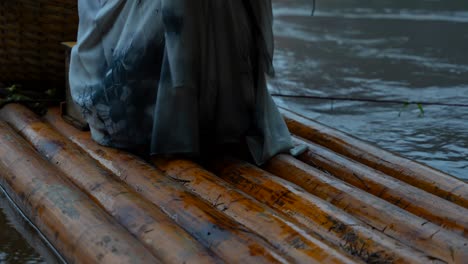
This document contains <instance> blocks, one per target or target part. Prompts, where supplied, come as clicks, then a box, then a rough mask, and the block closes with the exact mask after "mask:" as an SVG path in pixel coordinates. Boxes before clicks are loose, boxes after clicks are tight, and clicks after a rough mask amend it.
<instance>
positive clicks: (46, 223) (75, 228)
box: [0, 122, 159, 264]
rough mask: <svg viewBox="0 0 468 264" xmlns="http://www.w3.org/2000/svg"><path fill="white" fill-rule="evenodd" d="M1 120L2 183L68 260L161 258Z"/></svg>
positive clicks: (76, 261)
mask: <svg viewBox="0 0 468 264" xmlns="http://www.w3.org/2000/svg"><path fill="white" fill-rule="evenodd" d="M64 178H65V176H64V175H62V174H61V173H59V172H58V171H57V170H56V169H55V168H53V167H52V166H51V164H50V163H48V162H47V161H45V160H43V159H42V158H41V157H39V155H38V154H37V153H36V152H35V151H34V150H33V149H32V148H31V146H29V145H28V144H27V143H26V142H25V140H24V139H22V138H20V137H19V136H18V135H17V134H16V133H15V132H14V131H13V129H11V128H10V127H8V126H7V125H6V124H5V123H3V122H2V123H0V183H1V184H2V186H4V187H5V189H6V190H7V192H8V193H9V195H10V196H11V197H12V198H13V200H14V202H15V203H16V204H18V205H19V206H20V207H21V208H22V210H23V212H24V213H25V214H26V215H27V216H28V217H29V218H30V219H31V220H32V221H34V223H35V224H36V225H37V227H38V228H39V229H40V230H41V231H42V232H43V234H44V235H45V236H46V237H47V239H48V240H49V241H50V242H51V243H52V244H53V245H54V247H56V248H57V249H58V250H59V251H60V252H61V254H62V255H63V256H64V257H65V258H66V260H67V261H68V262H70V263H86V264H89V263H112V264H114V263H159V261H158V260H157V259H155V258H154V257H153V256H152V255H151V254H150V253H149V252H148V251H147V250H146V248H145V247H144V246H143V245H142V244H140V242H138V241H137V240H136V239H135V238H134V237H132V236H131V235H130V234H129V233H127V232H126V231H125V230H124V229H123V228H122V227H121V226H120V225H119V224H118V223H117V222H116V221H115V220H114V219H112V218H111V217H109V216H108V215H107V214H106V213H104V212H103V211H102V210H101V209H100V208H99V207H98V206H97V205H95V204H94V203H93V202H92V201H91V200H90V199H89V198H88V197H86V195H84V194H83V193H82V192H80V191H79V190H78V189H77V188H76V187H75V186H73V185H72V184H70V183H69V182H68V181H67V180H65V179H64Z"/></svg>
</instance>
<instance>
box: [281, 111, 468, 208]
mask: <svg viewBox="0 0 468 264" xmlns="http://www.w3.org/2000/svg"><path fill="white" fill-rule="evenodd" d="M280 110H281V113H282V114H283V115H284V117H285V120H286V123H287V125H288V127H289V130H290V131H291V132H292V133H293V134H295V135H296V136H299V137H302V138H304V139H307V140H310V141H312V142H314V143H316V144H319V145H322V146H324V147H326V148H328V149H330V150H332V151H334V152H336V153H339V154H341V155H344V156H346V157H349V158H351V159H353V160H356V161H357V162H359V163H362V164H365V165H367V166H369V167H371V168H374V169H376V170H379V171H381V172H383V173H385V174H386V175H389V176H391V177H394V178H397V179H399V180H401V181H403V182H406V183H408V184H410V185H413V186H415V187H417V188H419V189H422V190H425V191H427V192H430V193H432V194H435V195H437V196H440V197H442V198H444V199H446V200H449V201H451V202H453V203H456V204H458V205H460V206H463V207H465V208H468V184H466V183H465V182H462V181H461V180H458V179H456V178H454V177H452V176H450V175H447V174H445V173H443V172H440V171H438V170H436V169H433V168H430V167H428V166H424V165H422V164H420V163H417V162H415V161H412V160H409V159H405V158H402V157H400V156H398V155H395V154H393V153H390V152H388V151H385V150H382V149H380V148H377V147H375V146H373V145H371V144H368V143H365V142H363V141H361V140H358V139H356V138H354V137H352V136H350V135H347V134H345V133H343V132H340V131H338V130H335V129H332V128H330V127H327V126H325V125H322V124H320V123H318V122H315V121H313V120H310V119H308V118H306V117H303V116H301V115H299V114H296V113H293V112H291V111H289V110H286V109H284V108H281V109H280Z"/></svg>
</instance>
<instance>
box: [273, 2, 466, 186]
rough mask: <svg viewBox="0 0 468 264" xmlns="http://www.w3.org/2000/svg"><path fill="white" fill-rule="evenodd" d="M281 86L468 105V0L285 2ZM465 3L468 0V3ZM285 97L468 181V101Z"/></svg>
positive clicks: (286, 102) (279, 89) (276, 83)
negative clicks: (421, 104) (418, 103)
mask: <svg viewBox="0 0 468 264" xmlns="http://www.w3.org/2000/svg"><path fill="white" fill-rule="evenodd" d="M274 2H275V18H276V24H275V32H276V35H277V38H276V40H277V41H276V45H277V53H276V58H275V65H276V68H277V73H278V76H277V78H276V79H274V80H272V81H271V87H270V88H271V90H272V91H273V92H276V93H288V94H310V95H314V96H336V97H351V98H370V99H387V100H389V99H390V100H401V101H408V100H410V101H429V102H445V103H458V104H468V50H467V49H468V48H467V47H468V3H467V2H464V1H385V0H382V1H364V0H359V1H358V0H349V1H338V0H327V1H318V3H317V4H318V5H317V8H318V9H317V11H316V14H315V16H314V17H311V16H310V10H311V7H312V6H311V1H308V0H294V1H293V0H276V1H274ZM463 2H464V3H463ZM277 102H278V103H279V104H280V105H283V106H285V107H288V108H291V109H293V110H296V111H299V112H302V113H303V114H305V115H307V116H310V117H312V118H314V119H316V120H318V121H320V122H323V123H325V124H328V125H330V126H333V127H336V128H338V129H341V130H343V131H345V132H348V133H350V134H352V135H354V136H357V137H360V138H362V139H364V140H368V141H370V142H373V143H375V144H377V145H379V146H380V147H382V148H385V149H388V150H390V151H394V152H396V153H400V154H402V155H404V156H407V157H409V158H412V159H415V160H418V161H420V162H423V163H426V164H429V165H431V166H433V167H435V168H438V169H440V170H443V171H445V172H448V173H450V174H452V175H454V176H457V177H460V178H464V179H468V170H467V168H468V123H467V114H468V108H462V107H443V106H425V107H424V111H425V115H424V116H423V117H419V116H420V110H419V109H418V107H417V106H415V105H410V106H408V107H406V108H403V105H398V104H394V105H391V104H390V105H389V104H375V103H363V102H347V101H334V102H333V101H329V100H327V101H323V100H311V99H281V98H277Z"/></svg>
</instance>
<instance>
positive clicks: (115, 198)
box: [0, 104, 216, 263]
mask: <svg viewBox="0 0 468 264" xmlns="http://www.w3.org/2000/svg"><path fill="white" fill-rule="evenodd" d="M0 117H1V118H3V119H4V120H6V121H8V122H9V123H10V124H11V125H12V126H13V127H14V128H16V129H17V130H19V131H20V133H21V134H22V135H23V136H24V137H25V138H26V139H27V140H28V141H29V142H30V143H31V144H32V145H33V146H34V147H35V148H36V149H37V150H38V151H39V152H40V153H41V154H43V155H44V156H45V157H47V159H48V160H49V161H51V162H52V163H53V164H54V165H55V166H56V167H57V168H58V169H59V170H61V171H62V172H63V173H64V174H65V175H67V176H68V179H70V180H71V181H72V182H73V183H74V184H75V185H77V186H78V187H79V188H81V189H82V190H83V191H84V192H85V193H87V194H88V195H89V196H90V197H91V198H92V199H93V200H95V201H96V202H97V203H98V204H99V205H100V206H101V207H102V208H104V209H105V210H106V211H107V212H108V213H109V214H110V215H112V216H113V217H115V218H116V219H117V221H118V222H119V223H120V224H122V225H123V226H124V227H126V228H127V229H128V230H129V231H130V232H131V233H132V234H133V235H135V236H136V237H137V238H138V239H139V240H140V241H141V242H142V243H143V244H144V245H145V246H146V247H147V248H148V249H150V250H151V251H152V252H153V253H154V255H155V256H157V257H158V258H160V259H161V260H162V261H163V262H165V263H183V262H187V263H189V262H193V263H213V262H216V259H215V257H213V256H212V255H211V254H210V252H209V251H207V250H206V249H205V247H203V246H202V245H201V244H199V243H198V242H197V241H196V240H195V239H194V238H193V237H192V236H190V235H189V234H188V233H187V232H185V231H184V230H183V229H182V228H180V227H179V226H178V225H177V224H176V223H175V222H174V221H173V220H172V219H170V218H169V217H168V216H167V215H166V214H164V213H163V212H162V211H161V210H160V209H159V208H157V207H155V206H154V205H153V204H151V203H150V202H149V201H147V200H146V199H143V198H142V197H140V196H139V195H138V194H137V193H136V192H134V191H133V190H131V189H130V188H128V187H127V186H126V185H124V184H122V183H121V182H120V181H118V180H116V179H115V178H114V177H113V176H112V175H111V174H110V173H109V172H108V171H106V170H104V169H103V168H101V167H99V166H98V164H97V163H96V162H95V161H94V160H93V159H91V158H90V157H89V156H88V155H86V153H84V152H82V151H80V150H79V148H78V147H77V146H75V145H74V144H73V143H72V142H70V141H68V140H67V139H66V138H64V137H63V136H62V135H60V134H58V133H57V132H56V131H55V130H53V129H52V128H50V127H49V126H47V125H46V124H45V123H44V122H42V121H40V120H39V119H38V118H37V117H36V115H35V114H34V113H32V112H31V111H29V110H28V109H26V108H25V107H23V106H20V105H13V104H11V105H8V106H6V107H5V108H3V109H2V110H0ZM176 248H177V250H174V249H176Z"/></svg>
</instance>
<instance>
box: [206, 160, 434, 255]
mask: <svg viewBox="0 0 468 264" xmlns="http://www.w3.org/2000/svg"><path fill="white" fill-rule="evenodd" d="M209 168H210V169H211V170H213V171H214V172H215V173H216V175H218V176H219V177H221V178H223V179H224V180H226V181H227V182H229V183H230V184H232V185H233V186H234V187H236V188H238V189H239V190H242V191H243V192H245V193H247V194H249V195H251V196H252V197H254V198H255V199H257V200H258V201H259V202H261V203H263V204H266V205H268V206H270V207H271V208H273V209H275V210H277V211H279V212H281V213H284V214H286V215H288V216H289V217H290V218H292V219H294V220H295V221H297V222H299V223H300V224H302V225H303V226H305V227H307V228H308V229H310V230H311V231H313V232H315V233H317V234H319V235H320V236H322V237H323V238H325V239H327V240H328V241H331V242H333V243H335V244H336V245H339V246H341V247H342V248H343V249H345V250H347V251H348V252H349V253H351V254H354V255H357V256H359V257H361V258H363V259H364V260H365V261H367V262H373V263H374V262H375V263H431V262H432V261H433V260H434V261H435V259H434V258H432V257H429V256H428V255H425V254H423V253H422V252H420V251H417V250H414V249H412V248H411V247H410V246H405V245H403V244H402V243H400V242H398V241H396V240H394V239H392V238H390V237H388V236H385V235H384V234H382V233H380V232H378V231H375V230H373V229H372V228H369V226H368V225H367V224H366V223H364V222H362V221H360V220H358V219H356V218H354V217H352V216H351V215H349V214H347V213H346V212H344V211H342V210H340V209H338V208H337V207H335V206H333V205H331V204H330V203H328V202H326V201H324V200H321V199H319V198H317V197H315V196H313V195H311V194H310V193H308V192H306V191H305V190H303V189H302V188H300V187H299V186H297V185H295V184H292V183H291V182H288V181H286V180H284V179H281V178H279V177H277V176H274V175H272V174H270V173H268V172H266V171H264V170H262V169H260V168H258V167H255V166H253V165H251V164H248V163H246V162H242V161H238V160H233V159H227V158H225V159H220V160H214V161H212V162H210V164H209Z"/></svg>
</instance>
